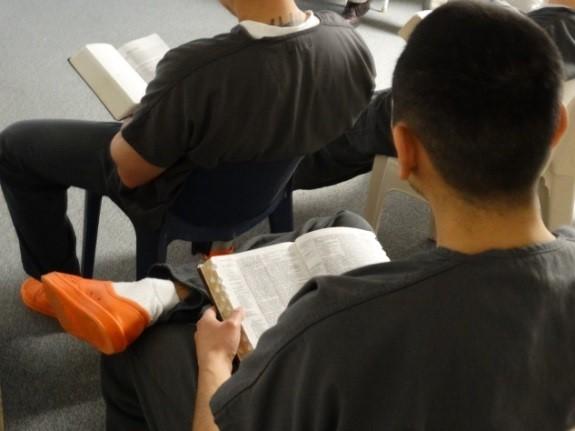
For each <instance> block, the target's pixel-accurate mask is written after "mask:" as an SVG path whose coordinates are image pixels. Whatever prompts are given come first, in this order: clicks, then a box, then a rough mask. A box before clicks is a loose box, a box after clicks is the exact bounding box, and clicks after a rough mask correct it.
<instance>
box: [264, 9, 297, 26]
mask: <svg viewBox="0 0 575 431" xmlns="http://www.w3.org/2000/svg"><path fill="white" fill-rule="evenodd" d="M303 16H305V15H303ZM284 18H285V17H284V16H278V17H277V18H272V19H271V20H270V24H271V25H276V26H279V27H291V26H295V25H299V24H301V23H302V22H304V21H305V18H303V17H302V16H301V15H300V18H294V14H293V13H292V12H290V13H289V16H288V20H287V21H284Z"/></svg>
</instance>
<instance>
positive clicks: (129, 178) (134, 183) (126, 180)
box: [116, 166, 145, 189]
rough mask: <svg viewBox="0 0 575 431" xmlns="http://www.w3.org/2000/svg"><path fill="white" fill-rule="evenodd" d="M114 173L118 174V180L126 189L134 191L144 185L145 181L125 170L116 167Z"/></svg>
mask: <svg viewBox="0 0 575 431" xmlns="http://www.w3.org/2000/svg"><path fill="white" fill-rule="evenodd" d="M116 172H117V173H118V177H119V178H120V181H121V182H122V185H123V186H124V187H126V188H128V189H135V188H136V187H139V186H141V185H143V184H145V181H142V180H141V179H140V178H138V177H137V176H136V175H133V174H131V173H129V172H126V171H125V170H122V169H120V168H118V167H117V166H116Z"/></svg>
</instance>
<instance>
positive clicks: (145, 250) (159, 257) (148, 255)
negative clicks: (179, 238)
mask: <svg viewBox="0 0 575 431" xmlns="http://www.w3.org/2000/svg"><path fill="white" fill-rule="evenodd" d="M167 249H168V244H167V238H166V234H165V233H164V232H162V231H156V232H150V231H148V230H144V229H136V279H137V280H140V279H142V278H144V277H146V275H147V274H148V271H149V270H150V268H151V267H152V265H154V264H156V263H164V262H165V261H166V254H167Z"/></svg>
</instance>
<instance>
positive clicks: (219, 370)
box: [192, 363, 231, 431]
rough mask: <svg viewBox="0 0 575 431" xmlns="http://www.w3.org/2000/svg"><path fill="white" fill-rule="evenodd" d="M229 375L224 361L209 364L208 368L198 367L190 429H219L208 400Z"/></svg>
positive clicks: (195, 430)
mask: <svg viewBox="0 0 575 431" xmlns="http://www.w3.org/2000/svg"><path fill="white" fill-rule="evenodd" d="M230 376H231V367H230V366H229V365H227V364H225V363H224V364H222V365H220V366H210V368H209V369H202V368H201V367H200V370H199V373H198V388H197V393H196V403H195V408H194V420H193V424H192V431H218V430H219V428H218V427H217V425H216V423H215V422H214V416H213V415H212V411H211V409H210V400H211V399H212V397H213V396H214V394H215V393H216V391H217V390H218V388H219V387H220V386H221V385H222V384H223V383H224V382H225V381H226V380H228V379H229V378H230Z"/></svg>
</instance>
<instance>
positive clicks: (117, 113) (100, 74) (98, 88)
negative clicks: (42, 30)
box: [69, 33, 169, 120]
mask: <svg viewBox="0 0 575 431" xmlns="http://www.w3.org/2000/svg"><path fill="white" fill-rule="evenodd" d="M168 50H169V47H168V45H166V43H165V42H164V41H163V40H162V39H161V38H160V36H158V35H157V34H155V33H154V34H151V35H149V36H146V37H142V38H140V39H136V40H133V41H130V42H128V43H126V44H124V45H123V46H122V47H120V48H118V49H116V48H114V47H113V46H112V45H110V44H107V43H92V44H88V45H86V46H85V47H84V48H82V49H81V50H80V51H79V52H78V53H77V54H75V55H73V56H72V57H70V58H69V62H70V64H71V65H72V67H74V69H75V70H76V72H78V74H79V75H80V76H81V77H82V79H84V81H85V82H86V83H87V84H88V86H89V87H90V88H91V89H92V91H93V92H94V93H95V94H96V96H98V98H99V99H100V101H101V102H102V104H103V105H104V106H105V107H106V109H108V111H109V112H110V114H111V115H112V117H114V118H115V119H116V120H121V119H124V118H126V117H129V116H130V115H131V114H132V113H133V111H134V109H135V108H136V106H137V105H138V103H140V100H141V99H142V97H143V96H144V94H145V92H146V86H147V85H148V82H150V81H151V80H152V79H153V78H154V75H155V73H156V66H157V64H158V63H159V61H160V60H161V59H162V58H163V57H164V55H165V54H166V52H168Z"/></svg>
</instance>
